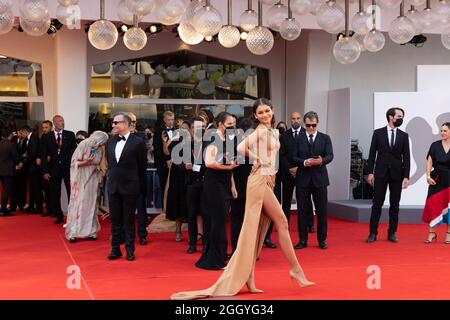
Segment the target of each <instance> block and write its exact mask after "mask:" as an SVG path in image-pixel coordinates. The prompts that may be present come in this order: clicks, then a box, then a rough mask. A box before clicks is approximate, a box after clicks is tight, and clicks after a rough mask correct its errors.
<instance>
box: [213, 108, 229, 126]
mask: <svg viewBox="0 0 450 320" xmlns="http://www.w3.org/2000/svg"><path fill="white" fill-rule="evenodd" d="M228 117H232V115H231V113H228V112H226V111H223V112H221V113H219V114H218V115H217V117H216V118H215V121H216V127H217V128H218V127H219V123H224V122H225V121H226V120H227V118H228Z"/></svg>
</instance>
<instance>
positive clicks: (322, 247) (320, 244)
mask: <svg viewBox="0 0 450 320" xmlns="http://www.w3.org/2000/svg"><path fill="white" fill-rule="evenodd" d="M319 248H320V249H328V244H327V243H326V242H325V241H323V242H320V243H319Z"/></svg>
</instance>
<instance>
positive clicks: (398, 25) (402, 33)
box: [389, 1, 416, 44]
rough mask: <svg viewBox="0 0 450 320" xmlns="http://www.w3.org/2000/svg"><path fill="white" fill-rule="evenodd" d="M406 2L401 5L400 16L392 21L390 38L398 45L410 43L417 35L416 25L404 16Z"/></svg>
mask: <svg viewBox="0 0 450 320" xmlns="http://www.w3.org/2000/svg"><path fill="white" fill-rule="evenodd" d="M403 8H404V2H403V1H402V3H401V4H400V16H399V17H397V19H395V20H394V21H392V23H391V26H390V28H389V38H391V40H392V41H394V42H395V43H398V44H404V43H407V42H409V41H410V40H411V39H412V38H413V37H414V35H415V34H416V28H415V27H414V23H413V22H412V21H411V20H410V19H409V18H407V17H405V14H404V9H403Z"/></svg>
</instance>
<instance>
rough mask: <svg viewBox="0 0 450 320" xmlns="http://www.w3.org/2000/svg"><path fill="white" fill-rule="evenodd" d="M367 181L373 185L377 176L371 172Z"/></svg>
mask: <svg viewBox="0 0 450 320" xmlns="http://www.w3.org/2000/svg"><path fill="white" fill-rule="evenodd" d="M367 183H368V184H370V185H371V186H372V187H373V185H374V183H375V177H374V176H373V174H369V175H368V176H367Z"/></svg>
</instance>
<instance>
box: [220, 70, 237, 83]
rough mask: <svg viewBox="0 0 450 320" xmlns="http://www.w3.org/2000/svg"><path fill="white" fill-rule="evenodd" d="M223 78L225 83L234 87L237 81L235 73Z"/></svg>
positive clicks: (229, 73) (225, 75) (227, 74)
mask: <svg viewBox="0 0 450 320" xmlns="http://www.w3.org/2000/svg"><path fill="white" fill-rule="evenodd" d="M222 78H223V81H224V82H225V83H228V84H229V85H232V84H233V83H235V82H236V81H237V79H236V75H235V74H234V73H231V72H227V73H225V74H224V75H223V76H222Z"/></svg>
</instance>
